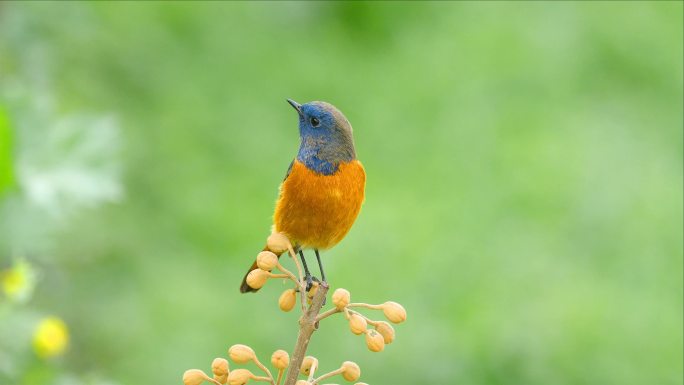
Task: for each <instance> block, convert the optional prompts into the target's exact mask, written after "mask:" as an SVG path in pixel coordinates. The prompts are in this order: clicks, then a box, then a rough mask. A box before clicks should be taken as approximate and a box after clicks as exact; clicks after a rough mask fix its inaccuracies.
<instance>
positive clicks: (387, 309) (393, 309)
mask: <svg viewBox="0 0 684 385" xmlns="http://www.w3.org/2000/svg"><path fill="white" fill-rule="evenodd" d="M382 311H383V313H385V317H387V319H388V320H390V322H392V323H395V324H398V323H401V322H404V321H406V310H405V309H404V307H403V306H401V305H399V304H398V303H396V302H392V301H388V302H385V303H384V304H382Z"/></svg>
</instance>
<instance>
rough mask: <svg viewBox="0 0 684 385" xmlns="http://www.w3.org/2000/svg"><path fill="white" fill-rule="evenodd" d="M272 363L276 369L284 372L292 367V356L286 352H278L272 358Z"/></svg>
mask: <svg viewBox="0 0 684 385" xmlns="http://www.w3.org/2000/svg"><path fill="white" fill-rule="evenodd" d="M271 363H272V364H273V366H274V367H275V368H276V369H279V370H283V369H285V368H287V367H288V365H290V355H289V354H287V352H286V351H284V350H276V351H275V352H273V355H272V356H271Z"/></svg>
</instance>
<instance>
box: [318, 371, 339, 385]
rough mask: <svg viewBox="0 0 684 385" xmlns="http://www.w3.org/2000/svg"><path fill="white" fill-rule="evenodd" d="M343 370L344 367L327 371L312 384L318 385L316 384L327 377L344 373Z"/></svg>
mask: <svg viewBox="0 0 684 385" xmlns="http://www.w3.org/2000/svg"><path fill="white" fill-rule="evenodd" d="M342 372H344V368H339V369H335V370H333V371H332V372H329V373H326V374H324V375H322V376H320V377H318V378H317V379H315V380H313V382H312V383H311V385H316V384H318V383H319V382H321V381H323V380H325V379H326V378H330V377H332V376H336V375H338V374H342Z"/></svg>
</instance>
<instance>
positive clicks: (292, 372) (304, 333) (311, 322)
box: [285, 282, 330, 385]
mask: <svg viewBox="0 0 684 385" xmlns="http://www.w3.org/2000/svg"><path fill="white" fill-rule="evenodd" d="M329 288H330V287H329V286H328V284H327V283H325V282H322V283H321V284H320V286H319V287H318V290H317V291H316V295H314V297H313V299H312V300H311V306H309V308H308V309H306V311H305V312H304V314H302V316H301V318H300V319H299V335H298V336H297V344H296V345H295V349H294V353H292V359H291V360H290V366H289V367H288V368H287V377H285V385H295V382H297V376H298V375H299V369H300V368H301V367H302V361H304V356H305V355H306V348H307V347H308V346H309V341H310V340H311V335H312V334H313V332H314V331H316V327H317V324H316V316H317V315H318V313H319V312H320V311H321V307H323V301H324V300H325V296H326V295H327V293H328V289H329Z"/></svg>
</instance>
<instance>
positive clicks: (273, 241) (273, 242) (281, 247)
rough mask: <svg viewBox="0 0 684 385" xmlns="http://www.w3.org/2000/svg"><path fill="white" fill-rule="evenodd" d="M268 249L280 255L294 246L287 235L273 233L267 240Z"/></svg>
mask: <svg viewBox="0 0 684 385" xmlns="http://www.w3.org/2000/svg"><path fill="white" fill-rule="evenodd" d="M266 247H268V249H269V250H271V251H272V252H274V253H278V254H280V253H283V252H285V251H287V250H288V248H290V247H292V244H291V243H290V240H289V239H287V237H286V236H285V234H281V233H273V234H271V235H270V236H269V237H268V239H267V240H266Z"/></svg>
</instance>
